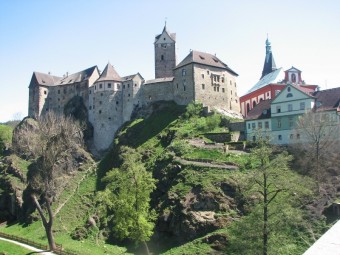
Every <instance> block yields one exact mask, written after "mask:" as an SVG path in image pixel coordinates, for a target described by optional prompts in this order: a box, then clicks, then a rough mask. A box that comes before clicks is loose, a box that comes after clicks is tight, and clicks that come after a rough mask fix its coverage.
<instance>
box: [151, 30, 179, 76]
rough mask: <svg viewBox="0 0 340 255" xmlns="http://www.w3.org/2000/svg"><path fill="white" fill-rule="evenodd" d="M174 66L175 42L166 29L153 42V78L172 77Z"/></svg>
mask: <svg viewBox="0 0 340 255" xmlns="http://www.w3.org/2000/svg"><path fill="white" fill-rule="evenodd" d="M175 67H176V43H175V41H174V40H173V39H172V38H171V37H170V36H169V35H168V33H167V32H166V31H163V33H162V34H161V35H160V36H159V38H158V40H157V41H156V42H155V78H156V79H157V78H165V77H172V76H173V70H174V68H175Z"/></svg>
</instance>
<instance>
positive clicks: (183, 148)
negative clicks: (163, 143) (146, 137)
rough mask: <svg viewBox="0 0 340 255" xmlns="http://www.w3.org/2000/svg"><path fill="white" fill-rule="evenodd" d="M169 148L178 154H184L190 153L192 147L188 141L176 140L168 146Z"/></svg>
mask: <svg viewBox="0 0 340 255" xmlns="http://www.w3.org/2000/svg"><path fill="white" fill-rule="evenodd" d="M168 148H169V150H171V151H173V152H174V153H175V154H176V155H177V156H182V155H184V154H187V153H190V152H191V150H192V148H191V146H190V144H188V142H187V141H184V140H175V141H173V142H172V143H171V144H170V146H169V147H168Z"/></svg>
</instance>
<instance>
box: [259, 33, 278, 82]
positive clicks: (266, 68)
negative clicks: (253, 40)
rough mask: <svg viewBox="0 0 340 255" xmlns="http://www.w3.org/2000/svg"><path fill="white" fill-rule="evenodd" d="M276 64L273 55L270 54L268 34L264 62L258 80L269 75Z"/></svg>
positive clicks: (270, 47)
mask: <svg viewBox="0 0 340 255" xmlns="http://www.w3.org/2000/svg"><path fill="white" fill-rule="evenodd" d="M276 69H277V68H276V64H275V61H274V57H273V53H272V46H271V44H270V41H269V38H268V33H267V39H266V58H265V60H264V65H263V70H262V76H261V78H260V79H262V78H263V76H265V75H267V74H269V73H271V72H272V71H274V70H276Z"/></svg>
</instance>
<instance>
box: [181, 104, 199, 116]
mask: <svg viewBox="0 0 340 255" xmlns="http://www.w3.org/2000/svg"><path fill="white" fill-rule="evenodd" d="M202 114H203V104H202V103H195V102H193V103H190V104H188V105H187V107H186V112H185V114H184V117H185V118H187V119H189V118H192V117H199V116H202Z"/></svg>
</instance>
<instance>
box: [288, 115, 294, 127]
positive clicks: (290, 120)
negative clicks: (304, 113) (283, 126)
mask: <svg viewBox="0 0 340 255" xmlns="http://www.w3.org/2000/svg"><path fill="white" fill-rule="evenodd" d="M288 120H289V127H293V125H294V122H293V117H289V118H288Z"/></svg>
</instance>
